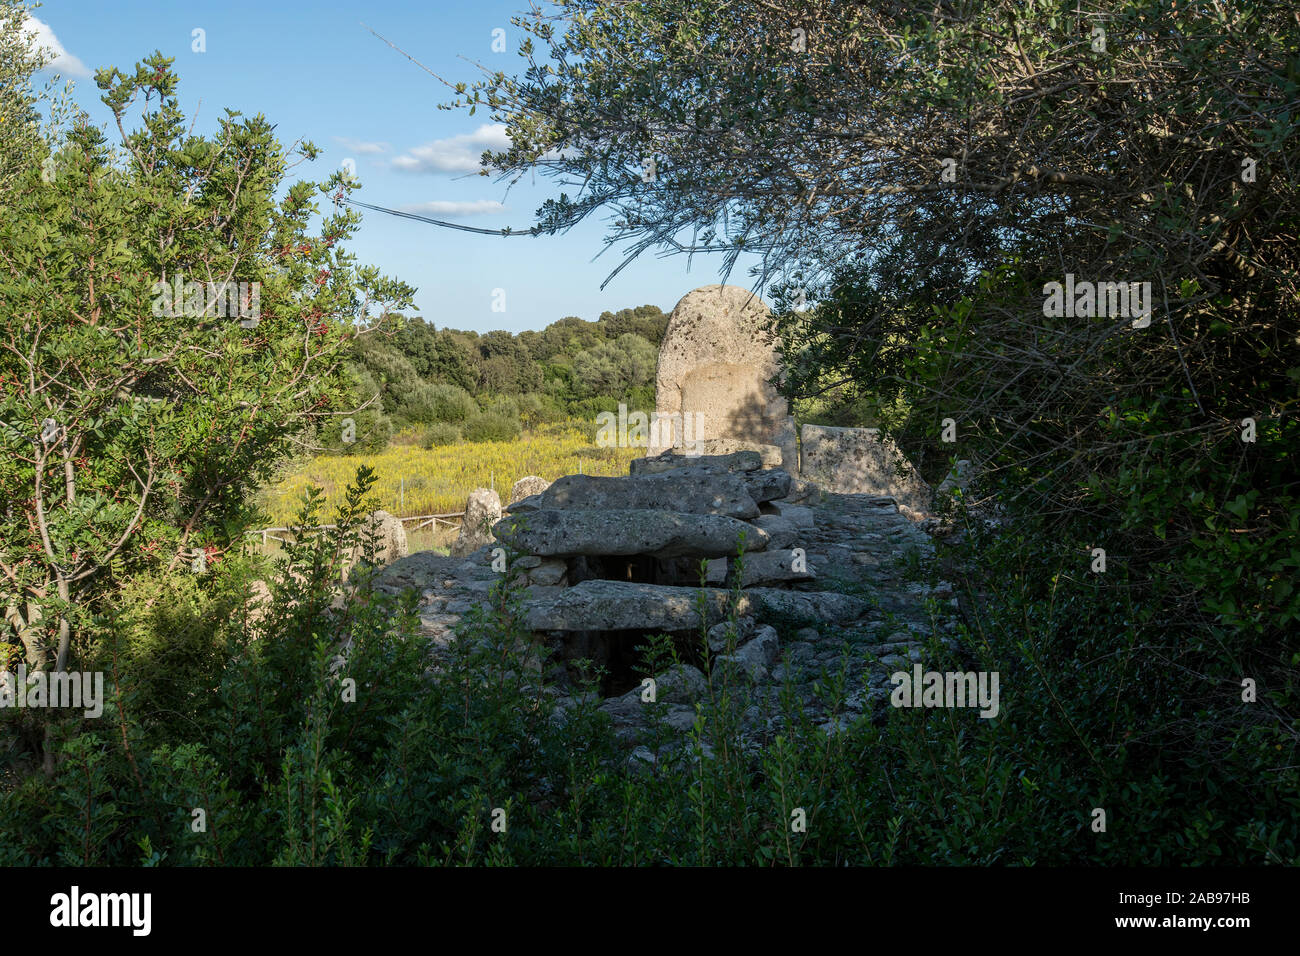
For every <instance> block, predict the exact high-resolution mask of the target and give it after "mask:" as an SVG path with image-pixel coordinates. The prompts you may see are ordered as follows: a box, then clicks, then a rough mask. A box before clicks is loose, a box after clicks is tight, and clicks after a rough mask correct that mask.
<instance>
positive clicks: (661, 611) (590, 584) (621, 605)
mask: <svg viewBox="0 0 1300 956" xmlns="http://www.w3.org/2000/svg"><path fill="white" fill-rule="evenodd" d="M701 594H703V604H704V612H705V620H704V621H703V622H701V620H700V613H699V603H700V595H701ZM729 598H730V592H729V591H727V590H726V589H722V588H702V589H701V588H688V587H675V586H672V585H666V584H642V583H639V582H636V581H606V580H599V579H595V580H590V581H583V582H582V583H581V584H576V585H574V586H573V587H571V588H567V589H565V590H564V591H562V592H561V593H560V594H559V595H558V596H557V597H555V598H554V599H552V600H547V601H535V602H532V603H531V604H530V605H529V607H528V610H527V612H526V617H525V622H526V624H527V626H528V628H529V629H530V630H533V631H593V630H596V631H646V632H654V631H693V630H698V629H699V627H700V625H701V623H703V624H704V626H705V627H706V628H708V627H712V626H713V625H714V624H717V623H718V622H719V621H721V620H722V619H723V618H725V617H726V616H727V605H728V599H729ZM867 609H868V605H867V603H866V602H865V601H863V600H861V599H859V598H855V597H850V596H849V595H846V594H837V593H834V592H823V591H782V590H778V589H776V588H751V589H749V590H748V591H745V592H743V593H742V594H741V596H740V600H739V603H738V605H737V612H738V613H739V614H742V615H752V616H754V617H756V618H758V619H760V620H761V619H762V618H763V617H765V616H769V615H780V616H784V617H795V618H805V619H810V620H819V621H849V620H853V619H854V618H857V617H860V616H862V615H863V614H864V613H866V611H867Z"/></svg>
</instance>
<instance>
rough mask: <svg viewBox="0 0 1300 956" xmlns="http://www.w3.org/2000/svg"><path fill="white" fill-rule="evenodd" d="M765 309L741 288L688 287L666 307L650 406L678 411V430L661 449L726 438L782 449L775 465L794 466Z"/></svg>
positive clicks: (794, 446)
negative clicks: (669, 312) (670, 308)
mask: <svg viewBox="0 0 1300 956" xmlns="http://www.w3.org/2000/svg"><path fill="white" fill-rule="evenodd" d="M767 319H768V310H767V306H765V305H764V304H763V302H762V301H761V300H760V299H759V298H758V297H757V296H755V295H753V294H752V293H750V292H749V291H748V290H746V289H741V288H739V287H737V286H724V285H710V286H704V287H702V288H699V289H695V290H694V291H692V292H688V293H687V294H686V295H685V296H683V297H682V299H681V301H680V302H678V303H677V306H676V308H674V309H673V313H672V316H671V317H670V319H669V321H668V328H667V330H666V331H665V333H664V339H663V342H662V343H661V344H660V346H659V365H658V369H657V371H656V374H655V409H656V413H657V414H658V415H659V416H660V417H661V419H662V418H663V417H665V416H668V417H671V416H680V417H681V418H680V421H681V423H682V425H683V428H682V432H684V434H678V435H676V436H672V439H671V440H668V439H667V438H666V437H665V436H662V435H660V436H656V437H657V438H658V440H659V441H660V445H659V446H657V447H655V448H653V449H651V450H652V451H653V452H658V451H660V450H662V448H664V447H677V448H681V447H695V448H696V449H697V450H700V449H699V446H695V445H694V443H695V442H698V441H701V440H709V439H732V440H736V441H741V442H749V443H754V444H763V445H776V446H778V447H779V448H781V449H782V464H783V465H784V466H785V467H786V468H788V469H795V468H797V457H796V449H797V442H796V440H795V432H794V420H793V418H791V417H790V412H789V407H788V405H787V403H786V401H785V399H784V398H782V397H781V396H780V395H779V394H778V393H777V391H776V389H775V388H774V387H773V386H772V384H771V380H772V379H773V378H775V377H776V376H777V374H778V372H779V364H778V360H777V354H776V349H775V344H774V341H773V336H772V334H771V333H770V332H769V331H768V330H766V329H765V327H764V326H765V323H766V320H767Z"/></svg>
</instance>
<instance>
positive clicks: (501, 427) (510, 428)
mask: <svg viewBox="0 0 1300 956" xmlns="http://www.w3.org/2000/svg"><path fill="white" fill-rule="evenodd" d="M522 431H523V427H522V426H521V425H520V423H519V419H517V418H510V417H508V416H506V415H501V414H498V413H496V412H479V413H478V414H477V415H474V416H473V417H471V418H470V420H469V421H467V422H466V423H465V440H466V441H512V440H514V439H516V438H518V437H519V435H520V433H521V432H522Z"/></svg>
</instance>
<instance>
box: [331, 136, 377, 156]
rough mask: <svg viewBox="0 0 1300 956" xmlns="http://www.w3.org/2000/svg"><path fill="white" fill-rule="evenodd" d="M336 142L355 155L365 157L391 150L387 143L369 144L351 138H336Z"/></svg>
mask: <svg viewBox="0 0 1300 956" xmlns="http://www.w3.org/2000/svg"><path fill="white" fill-rule="evenodd" d="M334 142H336V143H340V144H342V146H343V147H344V148H345V149H349V150H351V151H352V152H354V153H363V154H365V155H374V154H376V153H386V152H388V148H389V147H388V144H387V143H368V142H366V141H365V140H361V139H353V138H352V137H351V136H335V137H334Z"/></svg>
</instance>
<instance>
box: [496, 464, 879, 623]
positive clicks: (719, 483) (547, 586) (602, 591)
mask: <svg viewBox="0 0 1300 956" xmlns="http://www.w3.org/2000/svg"><path fill="white" fill-rule="evenodd" d="M773 451H775V449H773ZM763 458H764V452H763V450H748V449H747V450H741V451H736V452H732V453H731V454H724V455H695V456H691V455H682V454H678V453H674V452H671V451H670V452H666V453H664V454H662V455H657V456H654V457H651V458H642V459H637V460H636V461H634V462H632V469H631V471H632V473H631V474H630V475H629V476H627V477H622V478H619V477H600V476H592V475H569V476H567V477H564V478H560V479H559V480H557V481H556V482H554V483H553V484H552V485H550V486H549V487H548V488H547V489H546V490H545V491H543V492H542V493H541V494H537V495H532V496H529V497H526V498H523V499H522V500H520V501H517V502H515V503H514V504H513V505H511V506H510V507H509V509H507V512H508V513H507V516H506V517H504V518H502V519H501V520H500V521H499V522H497V524H496V525H495V526H494V528H493V534H494V535H495V537H496V538H497V540H498V542H499V543H501V544H502V545H505V546H507V547H510V548H512V549H514V550H516V551H520V552H523V553H524V555H525V556H524V557H523V558H521V559H520V563H521V564H522V566H524V567H525V568H527V569H528V574H529V578H530V582H531V583H533V584H535V585H541V587H540V588H538V587H535V588H533V589H532V597H531V599H530V601H529V603H528V606H527V618H526V621H527V625H528V627H529V628H530V629H531V630H534V631H538V632H560V633H565V632H593V631H596V632H600V631H639V632H642V633H655V632H661V631H662V632H669V633H672V632H687V631H697V630H698V629H699V628H700V627H701V625H703V626H704V627H712V626H714V625H716V624H718V623H719V622H720V621H722V620H723V618H724V617H725V616H726V614H727V607H728V600H729V597H730V593H729V591H730V588H731V587H732V586H733V585H734V584H736V583H738V584H739V586H740V588H741V589H743V590H742V594H741V598H740V606H739V608H738V610H739V612H740V613H741V614H742V615H751V616H754V617H757V618H762V617H764V616H765V615H769V614H773V613H785V614H798V615H801V616H804V617H812V618H816V619H820V620H827V621H841V620H850V619H853V618H855V617H858V616H860V615H861V614H862V613H864V612H865V611H866V605H865V603H864V602H862V601H860V600H858V599H855V598H852V597H848V596H846V595H843V594H839V593H834V592H825V593H823V592H818V591H810V590H791V589H790V588H791V587H792V586H793V585H796V584H799V585H806V584H807V583H808V582H812V581H813V580H814V579H815V569H814V568H812V567H811V566H809V565H808V564H807V562H806V555H805V553H804V551H803V549H801V548H799V547H798V541H799V537H800V534H801V531H803V530H806V529H808V528H810V527H811V525H812V511H811V509H808V508H803V507H800V506H798V505H797V504H795V503H793V502H792V500H791V495H792V488H793V490H794V496H795V497H798V496H799V495H801V494H806V493H807V491H808V488H809V486H807V485H806V484H805V483H803V482H796V481H795V480H794V479H792V478H791V477H790V475H789V474H788V473H787V472H786V471H784V470H782V469H780V468H764V467H763ZM768 460H771V456H770V455H769V458H768ZM741 553H743V555H744V557H743V560H742V561H740V562H737V560H736V555H737V554H741ZM701 562H703V565H704V571H705V580H704V584H705V585H707V586H706V587H705V588H704V600H703V602H701V600H700V591H701V581H700V568H701ZM738 564H739V565H742V566H743V570H739V569H738V567H737V565H738ZM543 569H545V571H546V574H545V575H544V576H543V578H542V579H541V580H537V579H536V578H535V577H534V575H535V574H536V573H537V571H539V570H543ZM737 576H739V581H738V582H737V581H736V578H737ZM701 610H702V611H703V614H704V616H705V618H706V620H704V621H701V620H700V615H701Z"/></svg>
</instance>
